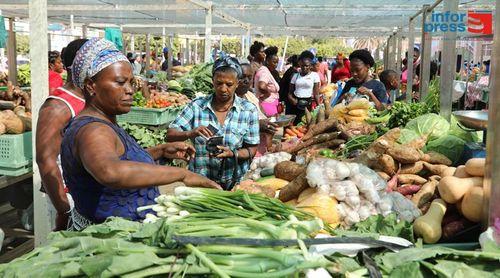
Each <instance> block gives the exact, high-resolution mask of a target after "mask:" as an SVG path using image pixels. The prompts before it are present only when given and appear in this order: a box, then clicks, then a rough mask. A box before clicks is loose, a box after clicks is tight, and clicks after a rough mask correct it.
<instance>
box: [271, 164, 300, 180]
mask: <svg viewBox="0 0 500 278" xmlns="http://www.w3.org/2000/svg"><path fill="white" fill-rule="evenodd" d="M305 171H306V167H305V166H303V165H300V164H298V163H296V162H293V161H283V162H280V163H278V164H276V166H274V176H275V177H276V178H278V179H283V180H287V181H293V180H294V179H295V178H297V177H298V176H299V175H300V174H302V173H304V172H305Z"/></svg>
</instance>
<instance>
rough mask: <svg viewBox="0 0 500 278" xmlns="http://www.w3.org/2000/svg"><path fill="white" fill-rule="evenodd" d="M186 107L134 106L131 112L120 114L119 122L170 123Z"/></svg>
mask: <svg viewBox="0 0 500 278" xmlns="http://www.w3.org/2000/svg"><path fill="white" fill-rule="evenodd" d="M183 108H184V107H175V108H143V107H132V108H131V109H130V112H128V113H127V114H123V115H118V117H117V120H118V121H119V122H125V123H131V124H143V125H163V124H166V123H170V122H172V121H173V120H175V118H176V117H177V115H179V113H180V112H181V111H182V109H183Z"/></svg>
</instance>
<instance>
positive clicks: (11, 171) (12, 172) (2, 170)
mask: <svg viewBox="0 0 500 278" xmlns="http://www.w3.org/2000/svg"><path fill="white" fill-rule="evenodd" d="M32 171H33V167H32V164H31V161H28V165H25V166H22V167H19V168H9V167H0V176H10V177H18V176H21V175H24V174H26V173H29V172H32Z"/></svg>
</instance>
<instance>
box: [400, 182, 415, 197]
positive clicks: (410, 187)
mask: <svg viewBox="0 0 500 278" xmlns="http://www.w3.org/2000/svg"><path fill="white" fill-rule="evenodd" d="M420 188H421V186H420V185H416V184H407V185H403V186H400V187H398V188H397V189H396V191H397V192H399V193H401V195H405V196H406V195H413V194H415V193H417V192H418V191H419V190H420Z"/></svg>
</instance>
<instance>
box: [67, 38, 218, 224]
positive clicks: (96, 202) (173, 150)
mask: <svg viewBox="0 0 500 278" xmlns="http://www.w3.org/2000/svg"><path fill="white" fill-rule="evenodd" d="M72 69H73V71H72V72H73V82H74V83H75V84H76V85H77V86H79V87H80V88H82V90H83V92H84V95H85V99H86V106H85V109H84V110H83V111H82V112H81V113H80V114H79V115H78V117H76V118H74V119H73V120H72V121H71V122H70V124H69V125H68V127H67V128H66V130H65V134H64V138H63V142H62V146H61V160H62V168H63V173H64V179H65V182H66V185H67V186H68V188H69V191H70V193H71V195H72V197H73V199H74V201H75V209H74V211H73V212H72V219H73V222H74V223H73V229H76V230H80V229H83V228H84V227H86V226H87V225H90V224H93V223H101V222H103V221H104V220H105V219H106V218H107V217H109V216H120V217H123V218H127V219H131V220H140V219H142V218H144V216H145V213H144V212H137V207H139V206H144V205H148V204H152V203H154V198H155V197H157V196H158V195H159V192H158V189H157V187H156V186H155V185H159V184H169V183H173V182H177V181H181V182H184V183H185V184H186V185H187V186H199V187H211V188H219V189H220V186H219V185H217V184H216V183H214V182H213V181H211V180H209V179H207V178H205V177H202V176H200V175H197V174H195V173H193V172H190V171H188V170H186V169H181V168H174V167H167V166H159V165H155V163H154V161H155V160H157V159H160V158H162V157H165V158H189V157H190V156H191V155H193V154H194V152H193V151H194V149H193V147H191V146H188V145H186V144H185V143H181V142H177V143H170V144H163V145H159V146H156V147H153V148H151V149H148V150H144V149H143V148H141V147H140V146H139V145H138V144H137V142H136V141H135V140H134V139H133V138H132V137H130V136H129V135H128V134H127V133H126V132H125V131H124V130H123V129H122V128H120V127H119V126H118V125H117V124H116V115H119V114H124V113H127V112H129V111H130V107H131V106H132V94H133V87H132V80H133V78H134V76H133V74H132V67H131V65H130V63H129V62H128V60H127V58H126V57H125V56H124V55H123V54H122V53H121V52H119V51H118V50H117V49H116V47H115V46H114V45H113V44H112V43H111V42H109V41H106V40H99V39H91V40H89V41H88V42H87V43H85V44H84V45H83V46H82V48H80V50H79V51H78V53H77V55H76V57H75V60H74V62H73V65H72Z"/></svg>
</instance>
